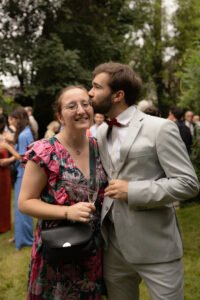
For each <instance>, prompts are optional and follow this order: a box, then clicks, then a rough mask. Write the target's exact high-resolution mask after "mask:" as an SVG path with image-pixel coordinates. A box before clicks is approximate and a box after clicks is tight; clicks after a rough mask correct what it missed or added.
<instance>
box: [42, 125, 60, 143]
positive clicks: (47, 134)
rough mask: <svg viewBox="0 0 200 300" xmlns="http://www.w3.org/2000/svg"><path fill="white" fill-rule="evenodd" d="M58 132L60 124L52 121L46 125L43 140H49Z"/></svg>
mask: <svg viewBox="0 0 200 300" xmlns="http://www.w3.org/2000/svg"><path fill="white" fill-rule="evenodd" d="M59 130H60V123H59V122H58V121H52V122H50V123H49V124H48V126H47V130H46V132H45V134H44V138H45V139H49V138H50V137H52V136H54V135H55V134H56V133H58V132H59Z"/></svg>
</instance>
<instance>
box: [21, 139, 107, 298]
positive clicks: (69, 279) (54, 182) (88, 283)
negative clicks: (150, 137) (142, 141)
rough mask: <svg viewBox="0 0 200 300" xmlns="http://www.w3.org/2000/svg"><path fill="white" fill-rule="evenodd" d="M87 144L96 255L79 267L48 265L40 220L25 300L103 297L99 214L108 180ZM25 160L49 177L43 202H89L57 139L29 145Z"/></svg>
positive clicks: (84, 183)
mask: <svg viewBox="0 0 200 300" xmlns="http://www.w3.org/2000/svg"><path fill="white" fill-rule="evenodd" d="M90 143H91V145H92V146H93V147H94V148H95V153H96V177H97V180H98V182H99V190H98V196H97V200H96V202H95V205H96V211H95V217H94V221H93V222H94V224H93V225H94V229H95V244H96V253H95V255H93V256H91V257H89V258H87V259H85V260H83V261H82V262H81V263H79V264H77V263H70V264H69V263H68V264H66V263H65V264H64V263H60V264H59V265H57V266H52V265H50V264H48V263H47V261H46V260H45V256H44V252H43V244H42V241H41V237H40V232H41V226H42V221H41V220H39V221H38V224H37V228H36V232H35V240H34V244H33V247H32V254H31V264H30V272H29V284H28V295H27V300H41V299H48V300H99V299H101V295H102V294H104V283H103V278H102V239H101V235H100V214H101V207H102V202H103V196H104V195H103V194H104V188H105V186H106V184H107V180H106V175H105V172H104V170H103V167H102V165H101V162H100V158H99V153H98V147H97V143H96V140H95V139H94V138H90ZM28 160H31V161H33V162H35V163H36V164H38V165H39V166H40V167H42V168H43V169H44V171H45V172H46V174H47V176H48V182H47V185H46V187H45V189H44V190H43V192H42V195H41V199H42V201H45V202H47V203H51V204H55V205H66V206H69V205H73V204H75V203H77V202H80V201H88V178H85V177H84V175H83V174H82V172H81V171H80V170H79V169H78V168H77V167H76V165H75V163H74V161H73V159H72V157H71V156H70V154H69V153H68V151H67V150H66V149H65V148H64V147H63V145H62V144H61V143H60V142H59V141H58V140H57V139H56V137H52V138H50V139H49V140H46V139H43V140H40V141H37V142H35V143H33V144H32V145H30V147H29V148H28V151H27V152H26V154H25V156H24V163H26V162H27V161H28ZM58 222H59V221H52V220H51V221H45V223H44V224H45V226H46V227H51V226H56V225H58ZM44 224H43V226H44Z"/></svg>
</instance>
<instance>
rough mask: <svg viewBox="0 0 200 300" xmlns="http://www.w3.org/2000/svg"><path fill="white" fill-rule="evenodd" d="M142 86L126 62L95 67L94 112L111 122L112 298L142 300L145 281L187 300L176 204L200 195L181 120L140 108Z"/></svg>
mask: <svg viewBox="0 0 200 300" xmlns="http://www.w3.org/2000/svg"><path fill="white" fill-rule="evenodd" d="M140 89H141V80H140V78H139V77H138V75H137V74H135V72H134V71H133V70H132V69H131V68H130V67H129V66H128V65H124V64H120V63H113V62H109V63H105V64H101V65H99V66H97V67H96V68H95V70H94V72H93V81H92V89H91V90H90V91H89V95H90V97H91V99H92V101H93V108H94V111H95V112H99V113H102V114H105V115H107V116H108V117H109V118H110V119H111V120H110V122H109V124H108V125H107V124H104V125H102V126H101V127H100V128H99V130H98V133H97V140H98V144H99V149H100V155H101V160H102V163H103V166H104V168H105V170H106V172H107V175H108V178H109V185H108V187H107V188H106V189H105V198H104V203H103V209H102V234H103V236H104V239H105V251H104V278H105V282H106V286H107V291H108V298H109V300H122V299H123V300H131V299H133V300H138V299H139V284H140V282H141V280H142V279H143V280H144V282H145V284H146V286H147V288H148V291H149V293H150V295H151V299H153V300H158V299H159V300H161V299H163V300H183V298H184V296H183V267H182V259H181V257H182V255H183V249H182V241H181V236H180V232H179V227H178V224H177V219H176V214H175V210H174V207H173V202H175V201H183V200H186V199H189V198H191V197H194V196H195V195H197V193H198V190H199V183H198V180H197V177H196V175H195V172H194V169H193V167H192V164H191V161H190V159H189V156H188V153H187V151H186V148H185V146H184V144H183V141H182V139H181V137H180V134H179V131H178V128H177V126H176V124H174V123H173V122H171V121H169V120H166V119H163V118H158V117H153V116H150V115H147V114H144V113H142V112H141V111H139V110H138V109H137V108H136V107H135V106H134V104H135V102H136V101H137V100H138V94H139V92H140ZM112 125H113V126H112ZM109 132H110V133H109Z"/></svg>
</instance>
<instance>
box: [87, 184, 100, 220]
mask: <svg viewBox="0 0 200 300" xmlns="http://www.w3.org/2000/svg"><path fill="white" fill-rule="evenodd" d="M98 192H99V181H98V180H97V178H96V180H93V179H90V180H88V201H89V202H90V203H93V204H95V202H96V200H97V197H98ZM91 219H94V215H93V214H91Z"/></svg>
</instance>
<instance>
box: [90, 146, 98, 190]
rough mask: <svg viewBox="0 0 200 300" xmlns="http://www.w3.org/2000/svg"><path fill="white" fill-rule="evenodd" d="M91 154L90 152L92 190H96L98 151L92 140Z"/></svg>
mask: <svg viewBox="0 0 200 300" xmlns="http://www.w3.org/2000/svg"><path fill="white" fill-rule="evenodd" d="M89 152H90V182H89V185H90V189H92V190H95V188H96V151H95V144H94V142H93V141H92V140H89Z"/></svg>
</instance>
